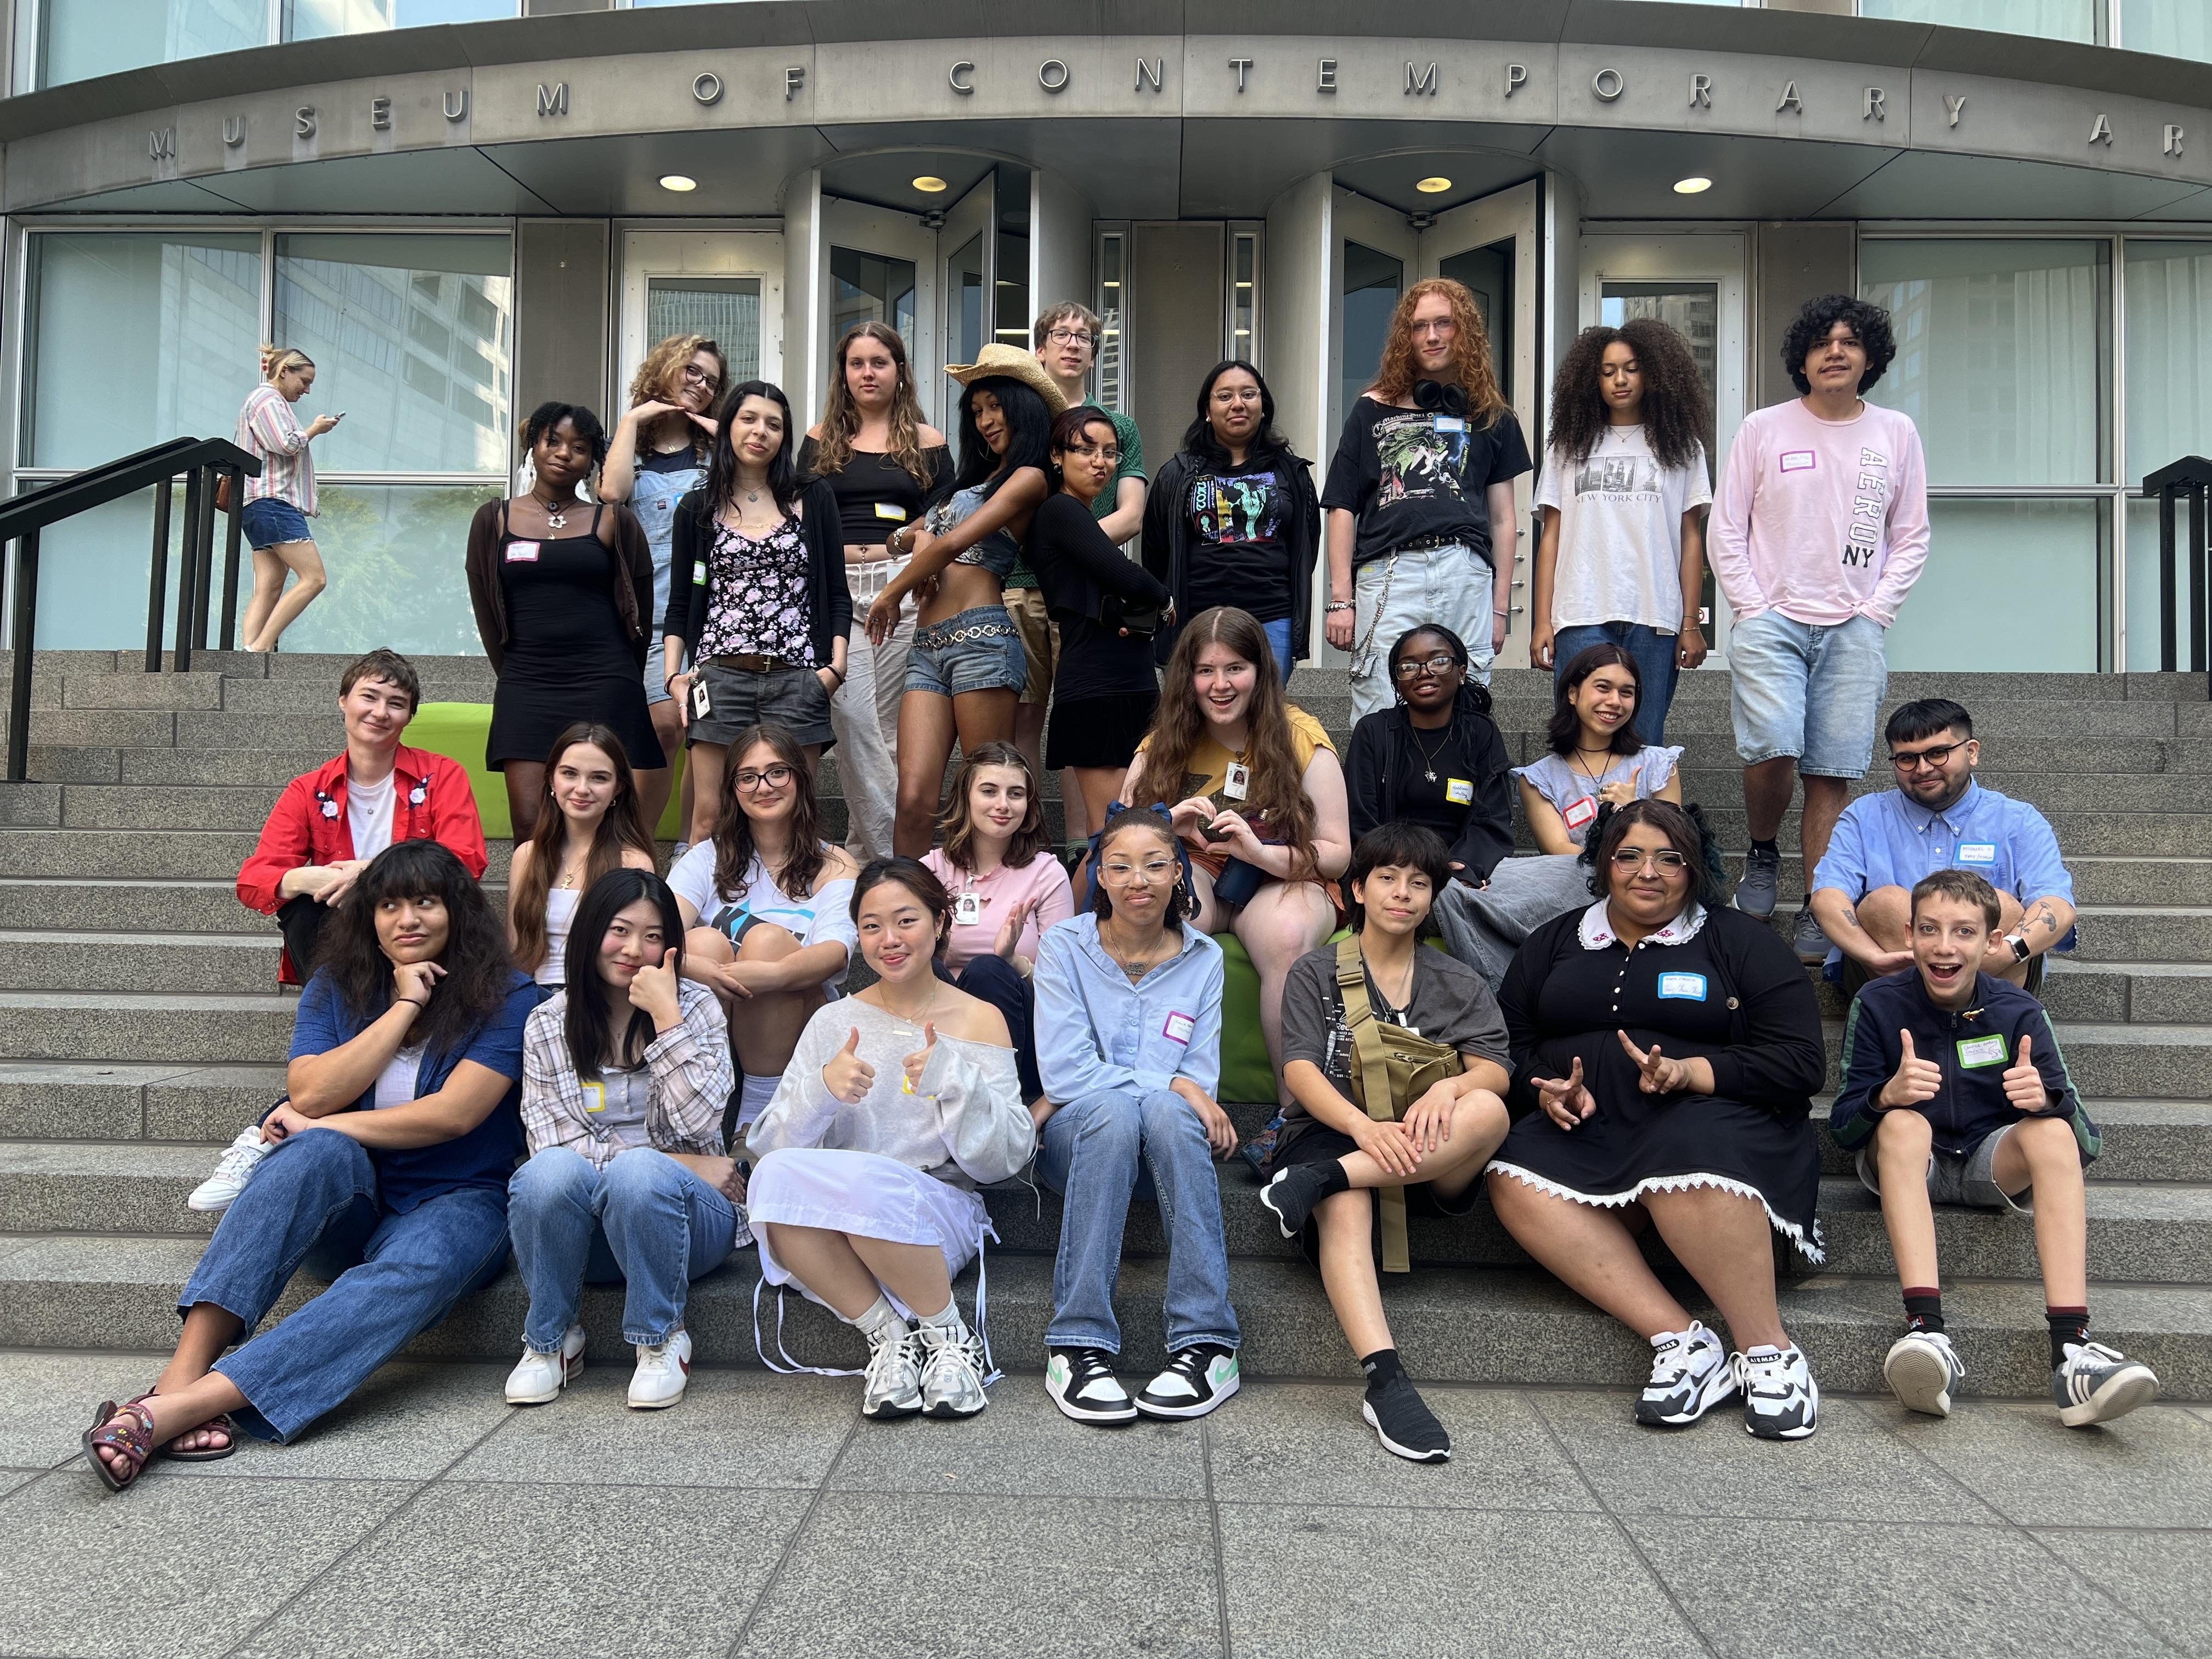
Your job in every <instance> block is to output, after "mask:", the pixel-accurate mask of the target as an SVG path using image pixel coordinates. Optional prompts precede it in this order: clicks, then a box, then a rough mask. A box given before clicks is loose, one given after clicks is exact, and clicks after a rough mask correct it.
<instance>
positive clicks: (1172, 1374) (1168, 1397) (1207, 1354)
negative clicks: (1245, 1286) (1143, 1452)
mask: <svg viewBox="0 0 2212 1659" xmlns="http://www.w3.org/2000/svg"><path fill="white" fill-rule="evenodd" d="M1240 1376H1241V1373H1240V1372H1239V1371H1238V1370H1237V1352H1236V1350H1235V1349H1233V1348H1225V1347H1223V1346H1221V1345H1220V1344H1219V1343H1218V1342H1194V1343H1193V1344H1192V1345H1191V1346H1189V1347H1188V1348H1185V1349H1184V1350H1183V1351H1182V1352H1181V1353H1179V1354H1177V1355H1176V1357H1175V1358H1172V1359H1170V1360H1169V1361H1168V1368H1167V1369H1166V1370H1164V1371H1162V1372H1161V1373H1160V1374H1159V1375H1158V1376H1156V1377H1154V1378H1153V1379H1152V1381H1151V1382H1149V1383H1146V1384H1145V1386H1144V1389H1143V1390H1142V1391H1141V1392H1140V1393H1139V1395H1137V1409H1138V1410H1139V1411H1140V1412H1142V1413H1144V1414H1145V1415H1146V1416H1147V1417H1170V1418H1176V1417H1203V1416H1205V1415H1206V1413H1208V1412H1210V1411H1212V1409H1213V1408H1214V1407H1216V1406H1218V1405H1219V1404H1220V1403H1221V1402H1222V1401H1225V1400H1226V1399H1228V1398H1229V1396H1230V1395H1232V1394H1235V1393H1236V1392H1237V1385H1238V1383H1239V1380H1240ZM1063 1409H1065V1407H1063Z"/></svg>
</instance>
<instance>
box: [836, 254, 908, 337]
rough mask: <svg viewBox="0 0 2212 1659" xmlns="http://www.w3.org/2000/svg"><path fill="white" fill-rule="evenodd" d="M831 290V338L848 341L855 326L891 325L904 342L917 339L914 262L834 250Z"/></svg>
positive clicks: (880, 255)
mask: <svg viewBox="0 0 2212 1659" xmlns="http://www.w3.org/2000/svg"><path fill="white" fill-rule="evenodd" d="M829 287H830V297H829V333H830V337H831V338H833V339H842V338H844V337H845V331H846V330H847V329H848V328H850V327H852V326H853V325H854V324H855V323H888V324H890V325H891V327H893V328H895V329H896V330H897V331H898V334H899V337H900V338H901V339H902V340H911V339H912V338H913V337H914V289H915V270H914V261H913V260H911V259H892V258H886V257H885V256H884V255H882V254H880V253H864V252H861V251H860V249H858V248H850V247H833V248H831V249H830V250H829Z"/></svg>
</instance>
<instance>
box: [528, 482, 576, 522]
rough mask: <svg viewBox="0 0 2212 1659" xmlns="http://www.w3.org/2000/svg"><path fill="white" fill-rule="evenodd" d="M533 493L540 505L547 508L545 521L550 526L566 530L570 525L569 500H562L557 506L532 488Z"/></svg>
mask: <svg viewBox="0 0 2212 1659" xmlns="http://www.w3.org/2000/svg"><path fill="white" fill-rule="evenodd" d="M531 495H532V497H533V498H534V499H535V500H536V501H537V502H538V506H540V507H544V509H545V522H546V524H547V525H548V526H550V528H552V529H555V530H566V529H567V528H568V502H566V501H562V503H561V504H560V505H559V506H557V507H556V506H555V505H554V504H553V503H552V502H550V501H547V500H546V499H545V498H544V496H543V495H538V492H537V491H535V490H532V492H531Z"/></svg>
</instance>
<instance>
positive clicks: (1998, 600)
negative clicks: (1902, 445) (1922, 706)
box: [285, 499, 2104, 674]
mask: <svg viewBox="0 0 2212 1659" xmlns="http://www.w3.org/2000/svg"><path fill="white" fill-rule="evenodd" d="M2102 517H2103V511H2102V508H2101V507H2100V505H2099V503H2097V502H2095V501H1986V500H1978V501H1959V500H1955V499H1954V500H1951V501H1943V500H1941V499H1938V500H1936V501H1930V502H1929V520H1930V531H1931V534H1930V539H1929V557H1928V563H1927V565H1926V566H1925V567H1924V568H1923V570H1922V571H1921V574H1920V580H1918V581H1917V582H1915V583H1914V584H1913V585H1912V591H1911V592H1910V593H1909V594H1907V595H1906V596H1905V607H1904V609H1903V610H1901V611H1899V612H1898V617H1897V624H1896V626H1894V627H1893V628H1892V629H1890V630H1889V666H1890V671H1891V672H1893V673H1899V672H1903V671H1907V670H1915V669H1917V670H1924V671H1931V672H1933V671H1943V672H1949V673H2022V672H2027V671H2034V672H2039V673H2045V672H2047V673H2081V674H2093V673H2095V672H2096V671H2098V666H2099V664H2098V634H2099V619H2100V616H2101V615H2102V612H2103V605H2102V601H2101V598H2100V596H2101V594H2102V592H2103V591H2104V584H2103V581H2102V580H2101V579H2100V567H2101V566H2102V564H2103V558H2102V552H2103V540H2104V538H2103V534H2102V532H2101V529H2100V521H2101V520H2102ZM1998 571H2002V573H2003V574H2002V579H1999V578H1997V577H1996V576H1994V575H1993V574H1991V573H1993V572H1998ZM311 614H312V613H311ZM1961 617H1971V618H1972V626H1971V627H1966V628H1962V627H1960V618H1961ZM285 637H286V638H287V639H289V638H290V637H291V635H289V634H288V635H285Z"/></svg>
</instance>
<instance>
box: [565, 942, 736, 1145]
mask: <svg viewBox="0 0 2212 1659" xmlns="http://www.w3.org/2000/svg"><path fill="white" fill-rule="evenodd" d="M676 992H677V997H678V1001H679V1002H680V1004H681V1006H682V1007H683V1010H684V1023H683V1024H681V1025H678V1026H676V1027H674V1028H672V1029H671V1030H667V1031H664V1032H663V1033H661V1035H659V1036H657V1037H655V1038H654V1039H653V1041H652V1042H650V1043H649V1044H647V1047H646V1050H645V1066H646V1069H647V1071H648V1072H649V1073H651V1074H652V1083H651V1086H650V1088H649V1089H648V1091H647V1096H646V1105H645V1130H646V1135H647V1139H648V1140H649V1141H650V1142H651V1144H652V1146H653V1148H654V1150H655V1151H658V1152H697V1153H701V1154H702V1155H704V1156H708V1157H720V1155H721V1154H722V1151H723V1147H722V1113H723V1111H724V1109H726V1107H727V1106H728V1104H729V1100H730V1091H731V1090H732V1088H734V1087H735V1086H736V1084H737V1072H736V1069H735V1067H734V1066H733V1065H732V1061H731V1059H730V1028H729V1025H728V1023H727V1021H726V1019H725V1018H724V1016H723V1013H722V1006H721V1004H720V1003H719V1002H717V1001H716V1000H714V993H713V992H712V991H709V990H708V988H707V987H705V986H703V985H700V984H697V983H695V982H694V981H690V980H688V979H687V980H679V981H678V982H677V987H676ZM567 1016H568V993H567V992H565V991H562V992H557V993H556V994H554V995H553V996H552V997H550V998H549V999H548V1000H546V1001H544V1002H543V1003H541V1004H539V1005H538V1009H537V1012H534V1013H532V1015H531V1016H530V1024H529V1025H528V1026H527V1027H526V1029H525V1030H524V1032H523V1036H522V1131H523V1133H524V1134H525V1135H526V1136H527V1137H528V1138H529V1142H530V1152H531V1155H532V1157H535V1156H536V1155H537V1154H538V1153H539V1152H543V1151H544V1150H545V1148H547V1147H548V1146H566V1147H568V1149H569V1150H570V1151H571V1152H575V1153H577V1154H578V1155H579V1156H580V1157H582V1158H587V1159H589V1160H590V1161H591V1163H592V1166H593V1167H594V1168H597V1169H601V1170H604V1169H605V1168H606V1166H607V1164H609V1163H610V1162H611V1161H612V1159H613V1158H614V1156H615V1154H616V1153H617V1152H621V1151H622V1150H623V1147H622V1144H621V1143H620V1142H619V1141H617V1140H616V1139H615V1138H614V1137H613V1136H612V1135H611V1134H610V1133H608V1132H607V1130H606V1127H605V1125H604V1124H602V1123H599V1121H596V1120H595V1119H594V1117H593V1116H592V1114H591V1113H590V1112H588V1111H586V1109H585V1106H584V1087H583V1084H582V1082H581V1081H580V1079H578V1077H577V1076H576V1062H575V1060H574V1059H573V1058H572V1057H571V1056H570V1054H569V1053H568V1027H567V1024H566V1023H565V1022H566V1019H567Z"/></svg>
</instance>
